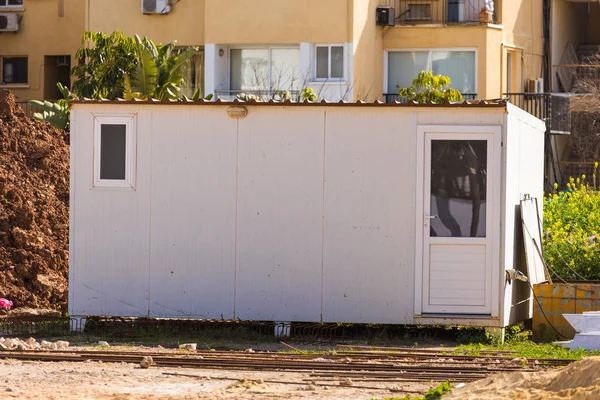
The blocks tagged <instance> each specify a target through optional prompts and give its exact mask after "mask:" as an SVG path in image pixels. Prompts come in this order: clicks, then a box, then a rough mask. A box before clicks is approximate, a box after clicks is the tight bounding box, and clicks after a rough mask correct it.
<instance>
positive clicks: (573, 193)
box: [542, 163, 600, 280]
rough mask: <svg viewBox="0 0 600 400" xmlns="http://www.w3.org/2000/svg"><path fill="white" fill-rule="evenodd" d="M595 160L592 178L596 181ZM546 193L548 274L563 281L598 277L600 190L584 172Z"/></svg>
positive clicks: (545, 233)
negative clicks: (590, 181)
mask: <svg viewBox="0 0 600 400" xmlns="http://www.w3.org/2000/svg"><path fill="white" fill-rule="evenodd" d="M597 169H598V163H595V166H594V173H593V181H594V182H595V181H596V172H597ZM556 190H557V187H556V186H555V192H554V193H550V194H548V195H547V196H546V199H545V204H544V221H543V225H544V236H543V238H542V243H543V246H544V258H545V260H546V263H547V265H548V267H549V270H550V273H551V274H552V275H553V276H554V277H555V278H559V279H565V280H598V279H600V192H599V191H598V189H597V188H596V187H594V186H593V185H589V184H588V183H587V182H586V177H585V175H582V176H581V177H580V178H577V179H575V178H571V179H570V182H569V183H568V184H567V189H566V190H563V191H558V192H557V191H556Z"/></svg>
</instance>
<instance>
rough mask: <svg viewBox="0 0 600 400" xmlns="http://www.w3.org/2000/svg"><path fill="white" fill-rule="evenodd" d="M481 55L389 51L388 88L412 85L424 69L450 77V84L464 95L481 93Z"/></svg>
mask: <svg viewBox="0 0 600 400" xmlns="http://www.w3.org/2000/svg"><path fill="white" fill-rule="evenodd" d="M476 64H477V55H476V52H475V51H462V50H460V51H454V50H426V51H390V52H389V53H388V66H387V67H388V73H387V91H388V93H390V94H392V93H398V90H399V89H400V88H405V87H408V86H410V85H411V84H412V81H413V79H415V77H416V76H417V75H418V74H419V72H421V71H427V70H430V71H432V72H433V74H434V75H445V76H448V77H449V78H450V81H451V84H450V87H452V88H454V89H456V90H458V91H459V92H461V93H462V94H463V95H464V94H467V95H476V94H477V76H476V75H477V74H476V71H477V68H476Z"/></svg>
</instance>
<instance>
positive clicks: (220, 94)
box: [215, 90, 301, 101]
mask: <svg viewBox="0 0 600 400" xmlns="http://www.w3.org/2000/svg"><path fill="white" fill-rule="evenodd" d="M215 95H216V96H217V98H218V99H221V100H224V101H233V100H235V99H238V98H240V97H256V98H258V99H261V100H262V101H269V100H277V101H281V100H286V97H289V99H290V100H291V101H299V100H300V95H301V92H300V91H299V90H215Z"/></svg>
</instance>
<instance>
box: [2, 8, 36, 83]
mask: <svg viewBox="0 0 600 400" xmlns="http://www.w3.org/2000/svg"><path fill="white" fill-rule="evenodd" d="M1 8H2V7H0V9H1ZM15 58H24V59H25V60H26V64H27V68H26V70H25V75H26V79H25V82H4V62H5V60H7V59H15ZM0 86H29V56H6V55H5V56H0Z"/></svg>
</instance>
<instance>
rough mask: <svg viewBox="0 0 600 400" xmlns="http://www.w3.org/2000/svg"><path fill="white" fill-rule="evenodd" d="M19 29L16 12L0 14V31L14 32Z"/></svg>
mask: <svg viewBox="0 0 600 400" xmlns="http://www.w3.org/2000/svg"><path fill="white" fill-rule="evenodd" d="M18 30H19V16H18V15H17V14H0V32H16V31H18Z"/></svg>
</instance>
